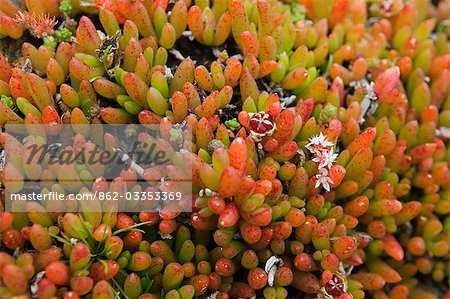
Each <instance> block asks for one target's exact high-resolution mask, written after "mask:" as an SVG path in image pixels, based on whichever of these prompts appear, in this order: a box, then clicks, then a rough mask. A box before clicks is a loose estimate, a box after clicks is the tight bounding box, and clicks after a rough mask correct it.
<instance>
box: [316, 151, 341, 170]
mask: <svg viewBox="0 0 450 299" xmlns="http://www.w3.org/2000/svg"><path fill="white" fill-rule="evenodd" d="M337 156H338V155H337V154H335V153H334V149H333V148H331V149H330V150H327V151H320V152H319V153H317V155H316V156H315V157H314V158H313V159H312V160H313V161H314V162H316V163H319V166H318V167H319V169H322V168H325V167H326V168H328V169H330V168H331V167H332V166H333V163H334V162H336V159H337Z"/></svg>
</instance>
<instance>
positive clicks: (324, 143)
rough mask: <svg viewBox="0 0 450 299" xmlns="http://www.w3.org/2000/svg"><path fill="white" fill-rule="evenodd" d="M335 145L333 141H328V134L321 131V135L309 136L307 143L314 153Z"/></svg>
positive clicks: (307, 146)
mask: <svg viewBox="0 0 450 299" xmlns="http://www.w3.org/2000/svg"><path fill="white" fill-rule="evenodd" d="M333 145H334V144H333V142H330V141H328V139H327V136H325V135H323V134H322V132H320V134H319V135H314V136H312V137H310V138H309V143H308V144H307V145H306V148H307V149H308V150H309V151H310V152H311V153H313V154H319V153H320V152H322V151H323V150H327V149H328V147H330V146H333Z"/></svg>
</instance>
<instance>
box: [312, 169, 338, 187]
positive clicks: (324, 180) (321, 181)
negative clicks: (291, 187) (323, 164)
mask: <svg viewBox="0 0 450 299" xmlns="http://www.w3.org/2000/svg"><path fill="white" fill-rule="evenodd" d="M316 179H317V182H316V185H315V186H314V188H316V189H317V188H320V185H322V186H323V188H325V190H327V191H330V189H331V188H330V184H333V183H334V182H333V180H332V179H331V178H330V177H328V170H326V169H325V168H322V169H321V170H320V171H319V173H318V174H316Z"/></svg>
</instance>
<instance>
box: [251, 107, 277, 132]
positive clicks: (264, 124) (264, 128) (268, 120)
mask: <svg viewBox="0 0 450 299" xmlns="http://www.w3.org/2000/svg"><path fill="white" fill-rule="evenodd" d="M273 128H274V123H273V120H272V116H270V114H267V113H262V112H260V113H255V114H253V115H252V117H251V118H250V129H251V130H252V131H254V132H255V133H258V134H265V133H267V132H269V131H271V130H272V129H273Z"/></svg>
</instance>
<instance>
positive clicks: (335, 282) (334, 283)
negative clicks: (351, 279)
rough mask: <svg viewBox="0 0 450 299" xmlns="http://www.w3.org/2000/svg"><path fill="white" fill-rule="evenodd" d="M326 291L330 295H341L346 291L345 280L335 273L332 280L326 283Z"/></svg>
mask: <svg viewBox="0 0 450 299" xmlns="http://www.w3.org/2000/svg"><path fill="white" fill-rule="evenodd" d="M325 291H326V292H327V294H328V295H330V296H333V297H339V296H340V295H342V294H343V293H344V282H343V281H342V280H341V279H340V278H339V277H337V276H336V275H333V277H332V278H331V279H330V281H329V282H328V283H327V284H326V285H325Z"/></svg>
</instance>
